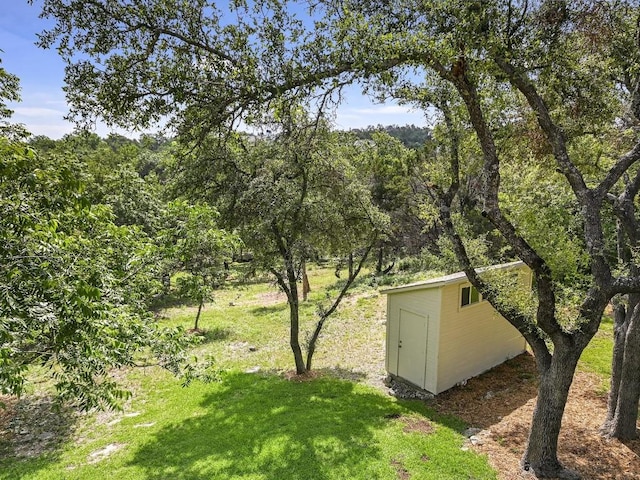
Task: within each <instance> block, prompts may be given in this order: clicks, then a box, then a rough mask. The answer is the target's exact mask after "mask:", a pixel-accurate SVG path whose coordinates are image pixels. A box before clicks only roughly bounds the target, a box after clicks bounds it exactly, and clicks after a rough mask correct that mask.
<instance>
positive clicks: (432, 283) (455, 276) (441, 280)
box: [380, 261, 524, 295]
mask: <svg viewBox="0 0 640 480" xmlns="http://www.w3.org/2000/svg"><path fill="white" fill-rule="evenodd" d="M522 265H524V262H522V261H517V262H510V263H502V264H500V265H490V266H488V267H481V268H476V272H477V273H482V272H488V271H491V270H510V269H512V268H516V267H520V266H522ZM466 281H468V280H467V275H466V274H465V273H464V272H456V273H452V274H450V275H445V276H442V277H437V278H430V279H429V280H422V281H420V282H415V283H409V284H407V285H400V286H398V287H391V288H384V289H382V290H380V293H384V294H385V295H387V294H390V293H399V292H408V291H411V290H427V289H430V288H438V287H443V286H445V285H450V284H454V283H463V282H466Z"/></svg>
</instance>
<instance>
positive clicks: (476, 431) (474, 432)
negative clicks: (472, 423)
mask: <svg viewBox="0 0 640 480" xmlns="http://www.w3.org/2000/svg"><path fill="white" fill-rule="evenodd" d="M481 431H482V429H480V428H475V427H470V428H467V429H466V430H465V431H464V432H462V434H463V435H464V436H465V437H467V438H471V437H473V436H474V435H477V434H479V433H480V432H481Z"/></svg>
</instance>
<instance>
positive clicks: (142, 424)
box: [133, 422, 156, 428]
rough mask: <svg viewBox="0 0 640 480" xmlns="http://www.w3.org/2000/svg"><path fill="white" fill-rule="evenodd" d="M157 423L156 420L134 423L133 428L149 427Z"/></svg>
mask: <svg viewBox="0 0 640 480" xmlns="http://www.w3.org/2000/svg"><path fill="white" fill-rule="evenodd" d="M155 424H156V422H150V423H138V424H136V425H134V426H133V428H149V427H153V426H154V425H155Z"/></svg>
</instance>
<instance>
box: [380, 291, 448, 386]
mask: <svg viewBox="0 0 640 480" xmlns="http://www.w3.org/2000/svg"><path fill="white" fill-rule="evenodd" d="M440 290H441V289H440V288H433V289H427V290H413V291H408V292H398V293H394V294H391V295H388V296H387V356H386V368H387V371H388V372H389V373H391V374H394V375H398V343H399V327H400V323H399V321H400V310H401V309H402V310H405V311H408V312H412V313H414V314H416V315H419V316H422V317H424V318H425V322H426V325H425V328H427V332H426V338H427V346H426V366H425V375H424V379H425V380H424V384H423V385H418V386H419V387H421V388H424V389H426V390H429V391H432V389H433V388H435V386H436V379H437V361H438V336H439V328H438V325H439V322H440ZM419 357H420V355H419V354H416V358H419ZM421 361H423V360H421Z"/></svg>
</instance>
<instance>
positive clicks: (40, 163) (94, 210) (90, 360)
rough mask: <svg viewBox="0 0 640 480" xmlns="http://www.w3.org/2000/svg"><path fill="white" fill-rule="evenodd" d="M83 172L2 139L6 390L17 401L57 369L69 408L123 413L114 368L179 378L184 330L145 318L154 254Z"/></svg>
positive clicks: (1, 303) (2, 382) (1, 378)
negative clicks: (31, 382) (45, 372)
mask: <svg viewBox="0 0 640 480" xmlns="http://www.w3.org/2000/svg"><path fill="white" fill-rule="evenodd" d="M86 181H87V176H86V173H85V172H84V171H83V170H82V165H80V164H78V163H77V162H74V161H73V160H72V159H65V158H62V157H59V156H56V155H48V156H39V155H38V154H37V153H36V152H35V151H34V150H32V149H30V148H29V147H28V146H27V145H25V144H22V143H15V142H11V141H9V140H7V139H5V138H0V222H1V224H2V228H0V259H1V262H0V265H1V267H0V322H1V324H2V328H1V329H0V331H1V332H2V333H1V334H0V335H1V340H2V342H1V344H0V362H1V367H2V368H0V390H1V391H2V393H9V394H13V395H19V394H21V393H22V392H23V391H24V388H25V382H27V381H28V378H29V377H28V373H29V372H28V369H29V367H30V366H32V365H43V366H46V367H47V368H49V369H50V372H51V375H52V377H53V379H54V381H55V388H56V390H57V392H58V394H59V396H60V398H61V399H62V400H69V401H72V402H75V403H77V404H78V405H79V406H80V407H82V408H85V409H88V408H92V407H102V408H104V407H108V408H115V407H118V406H119V405H120V404H121V402H122V400H123V399H124V398H126V397H127V396H128V392H126V391H125V390H123V389H122V388H121V387H120V386H119V385H118V382H117V381H116V380H115V378H114V377H113V376H112V369H114V368H118V367H122V366H127V365H135V364H137V363H139V362H142V363H145V362H147V361H148V360H145V359H144V357H145V356H148V355H153V356H155V357H157V358H158V361H159V362H160V364H161V365H163V366H165V367H167V368H169V369H171V370H172V371H175V372H176V373H177V372H178V370H179V368H180V363H181V358H182V355H183V354H184V347H185V346H186V345H188V344H189V341H188V339H186V338H185V337H183V335H182V333H181V331H179V330H164V329H162V328H160V327H159V326H158V325H157V324H156V323H155V322H154V321H153V319H152V318H150V317H149V316H148V315H147V314H146V313H145V308H144V306H145V302H146V301H147V300H148V296H149V295H151V294H152V292H153V290H154V288H156V287H155V286H154V283H153V281H152V280H150V279H152V278H153V277H152V275H151V272H152V270H151V264H152V262H150V261H149V259H150V258H152V257H151V256H152V255H153V253H154V252H153V245H152V244H151V243H150V242H149V241H148V239H147V238H146V237H145V235H144V234H143V233H142V232H141V231H140V230H139V229H138V228H136V227H125V226H117V225H115V224H114V223H113V216H112V213H111V211H110V209H109V208H108V207H106V206H104V205H95V204H91V203H90V201H89V199H88V195H87V183H86Z"/></svg>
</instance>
